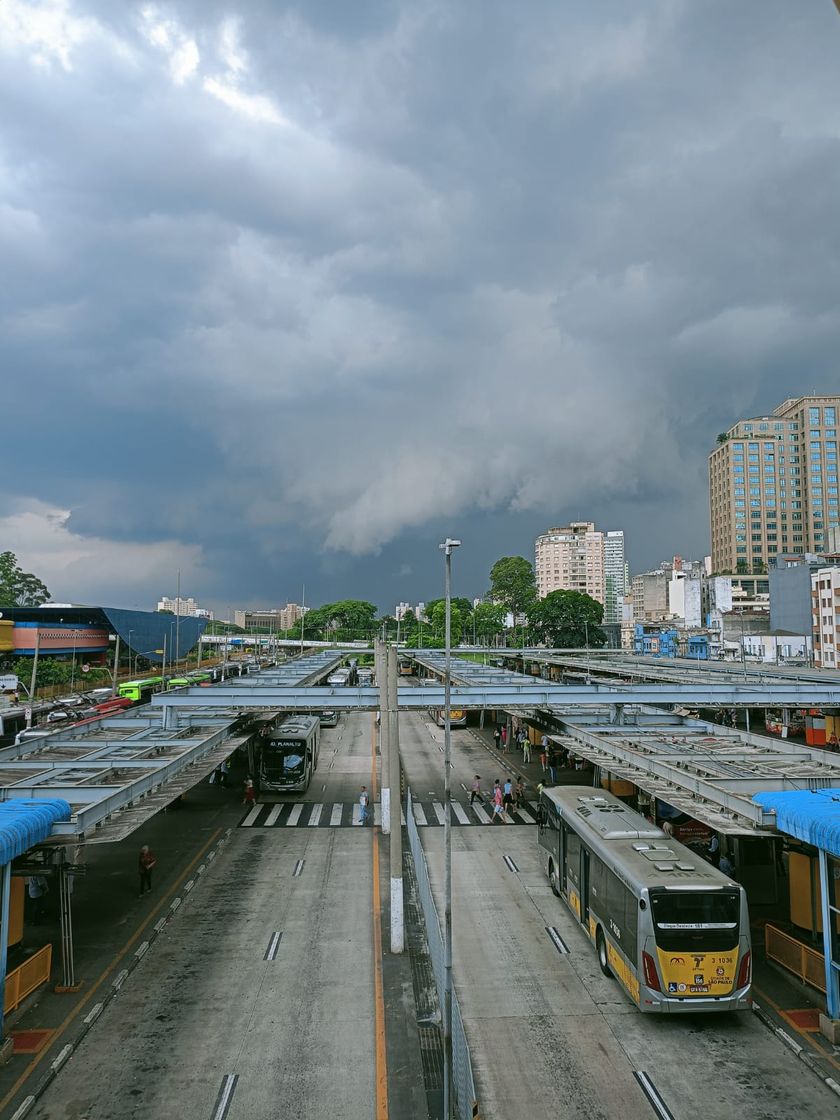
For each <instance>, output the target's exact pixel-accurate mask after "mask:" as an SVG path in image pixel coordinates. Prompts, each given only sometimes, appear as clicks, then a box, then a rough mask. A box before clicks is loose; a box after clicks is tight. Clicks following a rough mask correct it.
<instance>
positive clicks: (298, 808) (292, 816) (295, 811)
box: [286, 801, 303, 828]
mask: <svg viewBox="0 0 840 1120" xmlns="http://www.w3.org/2000/svg"><path fill="white" fill-rule="evenodd" d="M302 812H303V802H302V801H299V802H298V804H297V805H293V806H292V811H291V813H289V819H288V820H287V821H286V828H294V826H295V825H296V824H297V822H298V821H299V820H300V815H301V813H302Z"/></svg>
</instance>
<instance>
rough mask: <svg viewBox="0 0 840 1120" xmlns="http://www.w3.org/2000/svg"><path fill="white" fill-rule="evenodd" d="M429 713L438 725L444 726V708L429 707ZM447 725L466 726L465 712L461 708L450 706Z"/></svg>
mask: <svg viewBox="0 0 840 1120" xmlns="http://www.w3.org/2000/svg"><path fill="white" fill-rule="evenodd" d="M431 715H432V717H433V718H434V721H435V723H436V724H437V725H438V727H443V726H444V724H445V723H446V710H445V709H444V708H433V709H431ZM449 726H450V727H466V726H467V713H466V712H465V711H464V710H463V709H462V708H451V709H450V712H449Z"/></svg>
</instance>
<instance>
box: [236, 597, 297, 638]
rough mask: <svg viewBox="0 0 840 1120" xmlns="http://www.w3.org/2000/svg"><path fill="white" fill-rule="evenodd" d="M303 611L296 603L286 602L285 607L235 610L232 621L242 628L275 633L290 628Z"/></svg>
mask: <svg viewBox="0 0 840 1120" xmlns="http://www.w3.org/2000/svg"><path fill="white" fill-rule="evenodd" d="M305 613H306V612H305V611H304V609H303V608H302V607H300V606H298V604H297V603H287V604H286V606H285V607H272V608H270V609H269V608H265V609H263V610H247V609H246V610H237V611H234V612H233V621H234V625H236V626H239V627H241V629H243V630H248V631H258V632H265V633H275V634H277V633H280V632H281V631H283V630H291V629H292V627H293V626H294V625H295V624H296V623H297V621H298V619H299V618H300V616H301V615H302V614H305Z"/></svg>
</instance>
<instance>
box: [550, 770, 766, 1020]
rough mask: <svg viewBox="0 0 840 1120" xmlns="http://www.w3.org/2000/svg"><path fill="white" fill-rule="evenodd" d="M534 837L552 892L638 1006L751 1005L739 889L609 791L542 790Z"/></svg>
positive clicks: (577, 788)
mask: <svg viewBox="0 0 840 1120" xmlns="http://www.w3.org/2000/svg"><path fill="white" fill-rule="evenodd" d="M539 843H540V848H541V850H542V861H543V867H544V869H545V872H546V875H547V876H548V880H549V882H550V883H551V887H552V890H553V891H554V893H555V894H557V895H559V896H560V897H561V898H562V899H563V900H564V901H565V902H566V904H567V905H568V907H569V909H570V910H571V911H572V913H573V914H574V915H575V917H576V918H577V920H578V921H579V922H580V924H581V925H582V926H583V929H584V930H585V932H586V934H587V936H588V937H589V939H590V941H591V942H592V943H593V945H594V946H595V949H596V951H597V953H598V961H599V963H600V966H601V971H602V972H603V973H604V974H605V975H606V976H615V977H616V978H617V979H618V981H619V983H620V984H621V985H622V987H623V988H624V990H625V991H626V992H627V994H628V995H629V996H630V998H631V999H632V1000H633V1002H634V1003H635V1004H636V1006H637V1007H638V1008H640V1010H642V1011H656V1012H666V1013H667V1012H682V1011H688V1012H697V1011H739V1010H746V1009H748V1008H750V1007H751V1006H752V998H751V995H750V984H751V979H752V977H751V971H752V969H751V959H752V958H751V944H750V927H749V918H748V915H747V901H746V895H745V893H744V890H743V888H742V887H741V886H739V884H738V883H736V882H734V880H732V879H730V878H728V877H727V876H726V875H724V874H723V873H722V872H721V871H718V870H716V869H715V868H714V867H712V865H711V864H709V863H707V862H706V861H705V860H703V859H702V858H701V857H700V856H698V855H696V854H695V853H694V852H692V851H691V850H690V849H689V848H686V847H684V845H682V844H679V843H677V841H675V840H674V839H673V838H672V837H669V836H666V835H665V833H664V832H663V831H662V830H661V829H659V828H657V827H656V825H653V824H651V823H650V822H649V821H648V820H646V819H645V818H644V817H643V816H641V815H640V814H639V813H636V812H634V810H632V809H630V808H629V807H628V806H627V805H626V804H625V803H624V802H623V801H619V799H618V798H617V797H613V795H612V794H610V793H602V792H599V791H597V790H595V789H593V788H592V787H589V786H565V787H561V786H555V787H553V788H552V789H544V790H543V791H542V794H541V797H540V807H539Z"/></svg>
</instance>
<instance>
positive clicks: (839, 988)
mask: <svg viewBox="0 0 840 1120" xmlns="http://www.w3.org/2000/svg"><path fill="white" fill-rule="evenodd" d="M828 871H829V868H828V854H827V853H826V851H825V849H824V848H820V900H821V903H822V927H823V954H824V956H825V1007H826V1011H827V1012H828V1018H829V1019H830V1020H834V1021H836V1020H838V1019H840V976H838V965H840V962H838V961H835V960H834V959H833V956H834V947H833V945H832V940H833V939H832V936H831V932H832V930H833V929H834V923H835V921H836V917H837V911H836V909H835V908H834V906H833V905H832V904H833V901H834V880H833V879H832V878H831V877H830V876H829V873H828Z"/></svg>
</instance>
